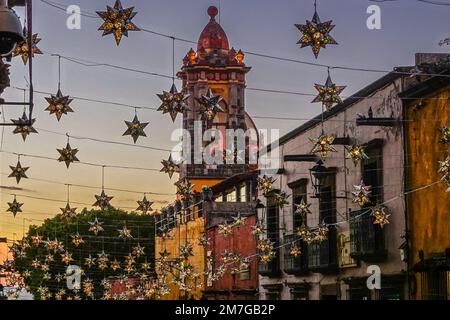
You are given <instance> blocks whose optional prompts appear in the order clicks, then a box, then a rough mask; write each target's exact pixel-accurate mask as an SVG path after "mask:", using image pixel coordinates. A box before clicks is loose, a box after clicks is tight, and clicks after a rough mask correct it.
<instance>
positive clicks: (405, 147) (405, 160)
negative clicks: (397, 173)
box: [401, 78, 411, 300]
mask: <svg viewBox="0 0 450 320" xmlns="http://www.w3.org/2000/svg"><path fill="white" fill-rule="evenodd" d="M402 88H404V78H402ZM401 102H402V104H401V105H402V118H403V121H402V131H403V132H402V135H403V190H404V192H406V190H407V188H408V183H407V179H406V177H407V176H408V172H407V170H408V169H407V168H408V166H407V164H408V144H407V137H406V121H405V120H406V119H407V114H406V103H405V101H404V100H401ZM403 202H404V206H405V208H404V219H405V245H406V247H405V250H406V289H407V292H408V300H411V286H410V280H411V279H410V251H411V250H410V241H409V223H408V195H405V197H404V201H403Z"/></svg>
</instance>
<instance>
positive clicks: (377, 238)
mask: <svg viewBox="0 0 450 320" xmlns="http://www.w3.org/2000/svg"><path fill="white" fill-rule="evenodd" d="M368 210H370V209H362V210H359V211H354V212H352V213H351V214H350V218H351V221H350V248H351V253H350V256H351V257H352V258H353V259H356V260H362V261H366V262H379V261H383V260H384V259H386V257H387V250H386V248H385V243H384V232H383V229H381V228H380V226H378V225H374V224H373V217H372V216H371V215H370V213H369V212H368Z"/></svg>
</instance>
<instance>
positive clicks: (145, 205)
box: [136, 194, 153, 214]
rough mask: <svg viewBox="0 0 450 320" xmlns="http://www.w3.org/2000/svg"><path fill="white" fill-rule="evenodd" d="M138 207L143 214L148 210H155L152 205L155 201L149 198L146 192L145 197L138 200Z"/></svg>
mask: <svg viewBox="0 0 450 320" xmlns="http://www.w3.org/2000/svg"><path fill="white" fill-rule="evenodd" d="M137 203H138V205H139V206H138V208H137V209H136V210H137V211H141V212H142V214H147V213H148V212H151V211H153V209H152V205H153V202H152V201H149V200H147V196H146V195H145V194H144V198H143V199H142V200H141V201H138V202H137Z"/></svg>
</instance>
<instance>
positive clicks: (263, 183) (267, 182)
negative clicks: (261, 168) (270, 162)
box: [256, 175, 276, 195]
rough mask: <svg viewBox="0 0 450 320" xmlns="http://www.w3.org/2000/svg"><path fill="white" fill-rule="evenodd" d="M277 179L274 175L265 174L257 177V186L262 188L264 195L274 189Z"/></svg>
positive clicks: (259, 188)
mask: <svg viewBox="0 0 450 320" xmlns="http://www.w3.org/2000/svg"><path fill="white" fill-rule="evenodd" d="M275 181H276V179H275V178H272V177H268V176H266V175H264V176H263V177H262V178H260V177H257V178H256V182H257V187H258V190H261V191H262V193H263V195H266V194H268V193H269V192H270V191H272V189H273V184H274V183H275Z"/></svg>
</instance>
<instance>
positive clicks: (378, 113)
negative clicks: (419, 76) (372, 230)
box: [259, 79, 405, 299]
mask: <svg viewBox="0 0 450 320" xmlns="http://www.w3.org/2000/svg"><path fill="white" fill-rule="evenodd" d="M401 91H402V80H401V79H397V80H396V81H394V82H393V83H391V84H390V85H388V86H386V87H384V88H382V89H380V90H378V91H377V92H375V93H374V94H373V95H371V96H370V97H369V98H366V99H363V100H361V101H359V102H357V103H355V104H354V105H352V106H350V107H349V108H347V109H346V110H345V111H343V112H340V113H338V114H337V115H335V116H333V117H331V118H330V119H327V120H325V123H324V131H325V133H326V134H333V135H335V136H337V137H347V136H348V137H350V138H355V139H356V143H357V144H365V143H368V142H370V141H371V140H374V139H382V140H383V154H382V155H381V156H382V159H383V162H382V163H383V185H384V186H383V200H384V201H389V200H391V199H394V198H396V197H398V196H399V195H401V194H402V193H403V192H404V190H403V189H404V188H403V162H404V159H403V138H402V126H401V122H399V124H398V125H397V126H396V127H394V128H387V127H379V126H378V127H367V126H361V127H357V126H356V123H355V120H356V118H357V115H358V114H363V115H366V116H367V114H368V110H369V107H372V109H373V116H374V117H391V116H392V117H394V118H398V119H400V118H401V117H402V103H401V101H400V99H399V98H398V96H397V95H398V93H399V92H401ZM318 108H319V109H320V105H319V104H318ZM321 130H322V128H321V126H320V125H317V126H315V127H313V128H311V129H309V130H307V131H306V132H303V133H301V134H300V135H298V136H296V137H295V138H294V139H292V140H290V141H288V142H287V143H285V144H284V145H282V146H281V147H280V158H281V159H283V157H284V156H285V155H298V154H310V152H311V149H312V147H313V144H312V143H311V142H310V141H309V139H310V138H313V139H315V138H317V137H318V136H320V134H321ZM334 147H335V148H336V149H337V151H338V152H337V153H331V154H330V155H329V157H328V158H327V159H326V161H325V164H324V165H325V166H326V167H336V168H337V175H336V196H337V197H338V199H337V200H336V201H337V203H336V210H337V214H336V216H337V221H338V222H340V221H344V220H347V219H348V216H347V212H348V210H349V209H352V210H353V211H356V210H359V207H358V205H357V204H354V203H352V199H353V196H352V194H351V192H352V191H354V187H353V186H354V185H359V184H360V182H361V167H360V165H359V164H358V165H357V166H355V165H354V164H353V162H352V161H351V160H349V159H345V154H346V151H345V149H344V146H339V145H338V146H334ZM272 157H274V154H272ZM313 166H314V163H311V162H285V163H283V164H282V167H283V168H284V169H285V172H284V174H283V175H277V176H276V178H277V183H276V185H275V188H279V189H281V190H282V191H285V192H287V194H292V190H291V189H290V188H289V186H288V184H289V183H292V182H295V181H298V180H300V179H307V180H308V186H307V193H308V203H311V204H312V206H311V208H310V209H311V211H312V212H313V213H312V214H311V215H309V216H308V226H310V227H317V225H318V224H319V223H320V222H321V221H319V203H318V200H317V199H313V198H310V196H311V195H313V187H312V184H311V181H310V180H311V179H310V173H309V169H311V168H312V167H313ZM345 198H346V199H345ZM260 199H261V200H262V201H265V198H264V197H261V198H260ZM289 200H290V201H291V200H292V199H291V198H290V199H289ZM386 207H387V208H388V210H389V213H390V214H391V216H390V224H389V225H387V226H385V227H384V230H385V243H386V249H387V252H388V255H387V258H386V259H385V261H383V262H380V263H376V264H377V265H379V267H380V268H381V272H382V274H383V275H389V274H399V273H401V271H402V270H403V269H405V265H404V263H403V262H402V261H401V258H400V253H399V249H398V248H399V246H400V245H401V244H402V242H403V239H401V234H402V233H404V230H405V224H404V201H403V199H402V198H398V199H395V200H393V201H390V202H389V203H388V204H386ZM292 217H293V214H292V206H286V207H285V208H284V209H283V210H282V211H280V240H281V241H282V239H283V237H284V234H292V233H294V230H293V221H292V220H293V219H292ZM337 233H338V235H339V234H345V235H346V236H349V224H348V223H347V222H346V223H342V224H340V225H339V226H338V227H337ZM338 255H339V252H338ZM281 257H283V250H282V251H281ZM368 265H369V264H367V263H365V262H361V263H360V264H359V265H354V266H351V267H347V268H341V269H339V272H338V273H335V274H332V275H322V274H317V273H311V274H310V275H309V276H292V275H287V274H285V273H284V272H283V273H282V276H281V277H280V278H268V277H261V276H260V281H259V287H260V296H261V299H265V292H266V290H265V289H264V287H263V286H264V285H271V284H277V283H289V284H292V283H294V284H295V283H302V282H304V281H306V282H308V283H310V284H311V289H310V291H309V298H310V299H319V298H320V296H321V292H320V286H321V285H327V284H329V285H334V284H336V283H340V284H341V285H342V286H341V287H340V292H338V295H339V294H340V298H341V299H346V295H347V290H346V289H347V288H346V287H345V284H344V283H343V282H341V281H340V279H342V278H343V277H350V276H353V277H367V276H368V274H367V266H368ZM281 269H283V259H281ZM338 291H339V290H338ZM281 298H282V299H290V289H289V286H287V285H283V289H282V291H281Z"/></svg>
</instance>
